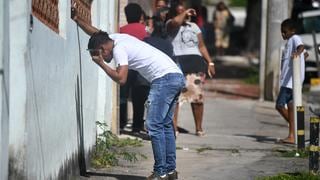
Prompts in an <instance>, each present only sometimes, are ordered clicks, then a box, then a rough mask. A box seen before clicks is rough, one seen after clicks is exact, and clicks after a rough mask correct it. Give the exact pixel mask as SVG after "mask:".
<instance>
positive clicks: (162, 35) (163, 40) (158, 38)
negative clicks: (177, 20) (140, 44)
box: [144, 17, 173, 58]
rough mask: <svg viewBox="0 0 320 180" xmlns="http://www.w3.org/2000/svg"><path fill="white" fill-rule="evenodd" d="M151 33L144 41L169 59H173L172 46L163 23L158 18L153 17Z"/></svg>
mask: <svg viewBox="0 0 320 180" xmlns="http://www.w3.org/2000/svg"><path fill="white" fill-rule="evenodd" d="M152 20H153V31H152V33H151V36H149V37H146V38H145V39H144V41H145V42H146V43H148V44H150V45H152V46H153V47H155V48H157V49H159V50H160V51H162V52H164V53H165V54H167V55H168V56H169V57H170V58H172V57H173V46H172V44H171V42H170V41H169V40H168V33H167V31H166V28H165V24H164V22H163V21H162V20H161V18H160V17H153V18H152Z"/></svg>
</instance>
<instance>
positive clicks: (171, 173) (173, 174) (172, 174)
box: [168, 170, 178, 180]
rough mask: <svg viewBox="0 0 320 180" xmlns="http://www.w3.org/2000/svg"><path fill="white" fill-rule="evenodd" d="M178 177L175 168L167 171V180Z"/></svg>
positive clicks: (174, 179) (173, 179)
mask: <svg viewBox="0 0 320 180" xmlns="http://www.w3.org/2000/svg"><path fill="white" fill-rule="evenodd" d="M176 179H178V172H177V171H176V170H174V171H171V172H169V173H168V180H176Z"/></svg>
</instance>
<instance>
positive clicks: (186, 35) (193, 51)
mask: <svg viewBox="0 0 320 180" xmlns="http://www.w3.org/2000/svg"><path fill="white" fill-rule="evenodd" d="M186 23H187V25H184V26H180V29H179V32H178V33H177V35H176V36H175V37H174V38H173V41H172V45H173V52H174V55H175V56H181V55H199V56H201V53H200V51H199V47H198V45H199V40H198V34H200V33H201V30H200V28H199V27H198V26H197V24H195V23H192V22H186Z"/></svg>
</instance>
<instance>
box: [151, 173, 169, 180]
mask: <svg viewBox="0 0 320 180" xmlns="http://www.w3.org/2000/svg"><path fill="white" fill-rule="evenodd" d="M147 180H168V175H164V176H163V177H161V176H159V175H157V174H156V173H155V172H152V174H151V175H150V176H148V177H147Z"/></svg>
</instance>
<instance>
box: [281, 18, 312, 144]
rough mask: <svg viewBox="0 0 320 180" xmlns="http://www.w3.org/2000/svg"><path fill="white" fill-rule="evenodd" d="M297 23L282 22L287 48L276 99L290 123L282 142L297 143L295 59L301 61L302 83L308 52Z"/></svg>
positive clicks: (291, 21)
mask: <svg viewBox="0 0 320 180" xmlns="http://www.w3.org/2000/svg"><path fill="white" fill-rule="evenodd" d="M296 29H297V27H296V23H295V21H294V20H292V19H286V20H284V21H283V22H282V23H281V34H282V38H283V39H284V40H287V43H286V46H285V49H284V50H283V54H282V58H281V73H280V86H281V87H280V92H279V94H278V98H277V101H276V110H277V111H278V112H279V113H280V114H281V116H282V117H283V118H284V119H285V120H286V121H287V122H288V124H289V134H288V137H287V138H285V139H280V141H279V142H281V143H290V144H294V143H295V137H294V128H295V127H294V118H293V112H294V111H293V92H292V77H293V61H294V60H295V57H298V58H297V59H296V60H297V61H300V63H301V83H303V81H304V76H305V57H307V56H308V54H306V53H304V45H303V42H302V40H301V37H300V36H298V35H297V34H296Z"/></svg>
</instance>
